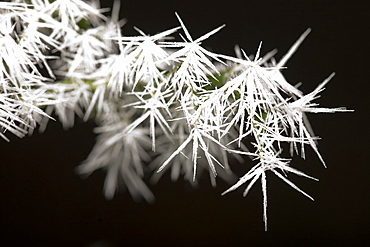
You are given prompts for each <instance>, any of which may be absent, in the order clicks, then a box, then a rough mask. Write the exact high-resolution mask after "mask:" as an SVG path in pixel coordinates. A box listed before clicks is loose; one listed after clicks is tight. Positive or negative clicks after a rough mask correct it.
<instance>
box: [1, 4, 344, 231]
mask: <svg viewBox="0 0 370 247" xmlns="http://www.w3.org/2000/svg"><path fill="white" fill-rule="evenodd" d="M119 2H120V1H115V6H113V10H114V11H113V14H112V17H111V18H108V17H106V16H105V15H103V13H104V11H106V10H104V9H100V7H99V3H98V2H97V1H81V0H68V1H64V0H63V1H62V0H54V1H52V0H18V1H11V2H9V1H7V2H1V3H0V13H1V15H0V58H1V62H0V92H1V93H0V127H1V130H2V131H1V133H0V135H1V137H2V138H3V139H5V140H7V137H6V135H7V132H10V133H12V134H14V135H16V136H19V137H23V136H25V135H26V134H27V133H32V131H33V130H34V129H35V128H36V127H37V124H39V125H40V130H44V129H45V128H46V126H47V122H48V120H49V119H53V118H52V117H51V115H53V116H54V117H55V118H56V119H58V120H59V121H61V123H62V124H63V127H64V128H66V129H68V128H71V127H73V125H74V121H75V116H77V117H80V118H82V119H84V120H85V121H87V120H89V119H91V120H93V121H95V122H96V123H97V124H98V127H97V128H96V129H95V132H96V133H97V134H98V137H97V140H96V144H95V146H94V148H93V150H92V151H91V153H90V154H89V156H88V157H87V159H86V160H85V161H84V162H82V164H81V165H80V166H79V167H77V172H78V173H79V174H81V175H85V176H87V175H89V174H91V173H93V172H94V171H96V170H99V169H103V170H105V171H106V174H107V175H106V179H105V183H104V194H105V196H106V198H108V199H111V198H113V196H114V195H115V193H116V192H117V191H118V190H119V189H127V190H128V191H129V193H130V194H131V195H132V197H133V198H134V199H135V200H140V199H142V198H143V199H145V200H146V201H148V202H153V201H154V196H153V194H152V192H151V191H150V190H149V188H148V187H147V185H146V184H145V182H144V181H145V179H146V178H147V176H148V174H151V175H150V181H152V182H156V181H158V179H160V178H161V176H163V175H165V174H166V173H167V172H168V173H170V176H171V179H172V180H174V181H176V180H177V179H179V178H180V177H183V178H184V179H185V180H187V181H189V182H190V183H191V184H194V185H195V184H197V181H198V179H199V178H200V176H201V175H202V174H203V173H206V174H208V175H209V177H210V182H211V183H212V185H213V186H216V176H219V177H221V178H222V179H224V180H226V181H228V182H231V183H232V182H234V183H235V184H234V185H232V186H231V187H230V188H229V189H227V190H226V191H225V192H224V193H223V194H226V193H229V192H231V191H234V190H236V189H237V188H239V187H244V188H245V191H244V195H246V194H247V193H248V191H249V190H250V189H251V187H252V186H253V185H254V184H255V183H256V182H257V181H258V180H260V181H261V187H262V194H263V209H264V210H263V212H264V213H263V220H264V222H265V229H267V181H266V173H267V172H271V174H274V175H276V176H277V177H278V178H280V179H282V180H283V181H284V182H286V183H287V184H288V185H289V186H291V187H292V188H294V189H295V190H297V191H298V192H300V193H302V194H303V195H305V196H307V197H308V198H310V199H312V197H311V196H309V195H308V194H307V193H305V192H304V191H302V190H301V189H300V188H299V187H298V186H297V185H295V184H293V183H292V182H291V181H289V180H288V179H287V174H288V173H293V174H295V175H298V176H302V177H306V178H310V179H314V180H316V179H315V178H313V177H311V176H309V175H306V174H305V173H303V172H302V171H299V170H298V169H296V168H293V167H292V166H291V164H290V161H291V157H292V156H293V155H295V154H298V155H300V156H301V157H302V158H305V148H306V147H307V146H309V147H311V148H312V149H313V150H314V151H315V152H316V154H317V156H318V158H319V160H321V162H322V163H323V164H324V165H325V163H324V160H323V158H322V156H321V155H320V153H319V150H318V148H317V140H318V137H317V136H315V135H314V133H313V130H312V128H311V126H310V124H309V121H308V118H307V116H306V114H307V113H334V112H343V111H347V110H346V109H345V108H325V107H320V106H319V105H318V104H317V103H315V102H314V100H315V99H316V98H317V97H319V93H320V92H321V91H322V90H323V89H324V86H325V85H326V84H327V83H328V82H329V81H330V80H331V79H332V77H333V76H334V74H331V75H329V76H328V78H326V79H324V81H323V82H322V83H321V84H319V86H318V87H317V88H316V89H315V90H313V91H312V92H310V93H308V94H304V93H303V92H301V91H300V90H299V89H298V88H297V87H296V86H294V85H292V84H291V83H289V82H288V81H287V80H286V79H285V78H284V76H283V75H282V71H283V70H284V69H285V67H284V66H285V64H286V62H287V61H288V60H289V58H290V57H291V56H292V55H293V53H294V52H295V51H296V50H297V48H298V47H299V45H300V44H301V43H302V41H303V40H304V38H305V37H306V36H307V35H308V33H309V32H310V29H308V30H307V31H306V32H304V33H303V34H302V35H301V37H299V38H298V40H297V41H296V42H295V43H294V44H293V46H292V47H291V49H290V50H289V51H288V52H287V54H286V55H285V56H283V58H282V59H281V60H280V61H278V62H276V61H275V59H274V58H273V56H274V54H275V53H276V51H272V52H270V53H268V54H266V55H265V56H262V55H261V54H260V50H261V45H260V46H259V47H258V48H257V51H256V54H255V55H254V56H250V55H247V54H245V52H244V51H243V50H242V49H240V48H239V47H236V49H235V52H236V56H235V57H232V56H226V55H223V54H218V53H213V52H210V51H208V50H206V49H205V48H204V47H202V42H203V41H204V40H206V39H209V38H213V37H211V36H213V35H215V34H216V33H217V32H219V31H220V30H221V29H222V28H223V26H220V27H216V28H215V29H213V30H211V31H208V32H205V34H204V35H202V36H200V37H198V38H193V37H192V36H191V34H190V33H191V32H190V30H188V29H187V27H186V26H185V24H184V23H183V21H182V20H181V18H180V16H179V15H178V14H177V13H175V15H176V18H177V20H178V22H179V26H178V27H172V28H170V29H168V30H164V31H161V32H159V33H157V34H154V35H149V34H146V33H145V32H144V31H143V30H140V29H139V28H136V30H137V33H138V35H137V36H133V37H131V36H125V35H123V34H122V33H121V27H122V25H123V24H124V23H123V21H119V20H118V12H117V11H118V9H119ZM283 148H288V149H289V150H290V157H283V156H282V153H283ZM231 156H233V157H234V158H235V159H236V160H239V161H241V163H242V164H240V165H243V166H246V167H247V168H248V169H249V171H248V172H247V173H246V174H245V175H244V176H242V177H241V178H240V179H239V180H238V181H237V182H235V181H234V177H235V175H233V173H232V171H231V166H230V164H229V158H230V157H231ZM246 157H249V158H251V160H252V161H249V162H245V163H244V162H243V161H244V160H247V159H246Z"/></svg>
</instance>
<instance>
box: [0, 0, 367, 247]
mask: <svg viewBox="0 0 370 247" xmlns="http://www.w3.org/2000/svg"><path fill="white" fill-rule="evenodd" d="M103 2H104V4H103V5H104V6H109V5H110V1H103ZM340 2H341V1H331V0H326V1H322V0H321V1H316V0H311V1H307V0H305V1H302V0H295V1H264V0H259V1H257V0H234V1H208V0H207V1H201V0H197V1H194V0H187V1H168V0H167V1H164V0H156V1H151V0H146V1H142V0H137V1H133V0H130V1H122V11H121V15H122V16H121V17H125V18H127V20H128V23H127V24H126V25H125V26H124V28H123V31H124V34H126V35H135V34H136V33H135V31H134V30H133V26H137V27H139V28H140V29H142V30H143V31H144V32H146V33H148V34H155V33H157V32H160V31H164V30H167V29H169V28H172V27H175V26H178V25H179V24H178V22H177V19H176V17H175V15H174V12H175V11H177V12H178V13H179V14H180V16H181V17H182V19H183V21H184V22H185V25H186V26H187V27H188V29H189V31H190V33H191V34H192V36H193V37H194V38H197V37H199V36H200V35H202V34H204V33H206V32H208V31H210V30H212V29H213V28H216V27H218V26H219V25H222V24H226V27H225V28H224V29H222V30H221V31H220V32H219V33H218V34H216V35H214V36H212V37H211V38H210V39H209V40H207V41H205V42H204V46H205V47H206V48H208V49H211V50H212V51H214V52H218V53H223V54H228V55H233V49H234V45H235V44H239V45H240V46H241V47H242V48H243V49H244V50H245V51H246V52H247V53H248V54H253V53H255V51H256V50H257V47H258V44H259V42H260V41H263V46H262V53H266V52H268V51H270V50H272V49H273V48H278V49H279V53H278V54H277V55H276V58H277V59H279V58H281V56H282V55H283V54H285V52H286V51H287V50H288V49H289V47H290V45H291V44H293V42H294V41H295V40H296V39H297V38H298V37H299V35H300V34H301V33H303V32H304V31H305V30H306V29H307V28H308V27H311V28H312V32H311V34H310V35H309V36H308V38H307V39H306V41H305V42H304V43H303V45H302V46H301V47H300V49H299V51H298V52H297V53H296V54H295V55H294V57H293V58H292V59H291V60H290V61H289V62H288V64H287V66H288V70H287V71H286V72H285V75H286V77H287V79H288V80H289V81H290V82H291V83H293V84H295V83H297V82H300V81H302V82H303V85H302V87H301V89H302V90H303V91H304V92H306V93H308V92H310V91H311V90H312V89H314V88H315V87H316V86H317V85H318V84H319V83H320V82H321V81H322V80H324V79H325V78H326V77H327V76H328V75H329V74H330V73H332V72H333V71H335V72H336V76H335V77H334V79H333V80H332V81H331V82H330V83H329V84H328V85H327V89H326V90H325V91H324V92H323V93H322V97H321V98H320V99H318V100H317V102H318V103H320V105H322V106H328V107H337V106H346V107H347V108H349V109H355V112H354V113H337V114H320V115H310V120H311V123H312V125H313V127H314V129H315V132H316V134H317V135H319V136H320V137H322V138H323V140H321V141H320V142H319V148H320V151H321V153H322V155H323V156H324V159H325V160H326V162H327V165H328V168H327V169H325V168H324V167H323V166H322V165H321V163H320V162H319V160H318V159H317V158H316V155H315V154H314V153H313V152H312V151H309V152H308V155H307V156H308V157H307V159H306V160H305V161H302V160H300V159H299V158H298V157H297V158H295V159H294V160H293V162H292V165H293V166H294V167H296V168H298V169H300V170H302V171H305V172H307V173H308V174H310V175H313V176H315V177H317V178H319V179H320V182H314V181H310V180H307V179H305V178H300V177H298V178H297V177H295V176H294V175H291V176H289V178H291V179H292V180H293V181H294V182H295V183H296V184H297V185H298V186H300V187H301V188H302V189H303V190H305V191H306V192H307V193H309V194H310V195H312V196H313V197H314V198H315V201H314V202H312V201H310V200H309V199H307V198H305V197H304V196H302V195H301V194H299V193H297V192H296V191H294V190H293V189H291V188H290V187H289V186H287V185H286V184H285V183H283V182H282V181H280V180H278V179H276V178H275V177H274V176H272V175H271V174H269V175H268V199H269V201H268V203H269V207H268V220H269V222H268V232H264V229H263V221H262V196H261V191H260V188H259V183H257V184H256V185H255V186H254V188H253V189H252V191H251V193H250V194H249V195H248V197H246V198H243V197H242V193H241V191H237V192H234V193H231V194H228V195H226V196H223V197H221V195H220V194H221V192H222V191H224V190H225V189H227V188H228V185H227V184H225V183H223V182H222V181H220V182H219V184H218V187H217V188H215V189H214V188H212V187H211V186H210V184H209V181H208V178H205V179H204V180H202V181H201V183H200V187H199V188H198V189H196V190H192V189H190V187H189V186H188V185H187V184H186V183H184V182H183V181H178V182H177V183H172V182H170V180H169V178H168V174H166V175H165V176H164V178H163V179H162V180H160V182H159V184H157V185H156V186H151V187H150V188H151V189H152V191H153V192H154V194H155V196H156V202H155V204H153V205H149V204H147V203H145V202H141V203H135V202H133V201H132V199H131V197H130V195H129V194H127V193H125V194H118V195H116V197H115V198H114V199H113V200H112V201H107V200H105V198H104V197H103V195H102V187H103V180H104V173H103V172H101V171H98V172H95V173H94V174H93V175H92V176H91V177H89V178H88V179H86V180H83V179H81V178H80V177H78V176H77V175H76V174H75V173H74V168H75V167H76V166H77V165H78V164H79V163H80V162H81V161H83V160H84V159H85V158H86V157H87V155H88V153H89V152H90V150H91V148H92V147H93V144H94V139H95V136H94V134H93V133H92V129H93V127H94V124H93V123H82V122H81V121H79V122H77V123H76V126H75V128H73V129H71V130H68V131H64V130H63V129H62V127H61V125H60V124H59V123H57V122H55V123H50V125H49V127H48V129H47V130H46V132H45V133H44V134H39V133H35V134H34V135H33V136H32V137H27V138H24V139H22V140H19V139H17V138H14V137H12V138H11V142H10V143H6V142H5V141H2V140H0V155H1V159H0V160H1V165H0V234H1V238H0V246H365V245H366V243H367V244H369V240H368V234H369V233H370V223H369V220H370V217H369V216H370V213H369V209H370V208H369V206H370V204H369V202H370V200H369V188H370V182H369V181H370V179H369V174H370V169H369V162H368V160H369V159H368V156H367V155H368V154H369V144H368V143H369V131H368V125H369V124H368V121H369V98H368V97H369V86H368V84H369V65H370V63H369V62H368V57H369V49H368V46H369V39H368V36H369V33H368V32H369V25H368V24H369V19H368V18H369V14H368V8H367V6H365V4H363V3H362V2H361V1H342V2H343V4H342V3H340ZM308 150H309V149H308ZM234 167H238V165H237V164H235V165H234ZM238 169H239V168H238ZM240 169H241V170H243V169H244V168H243V167H241V168H240ZM245 170H247V168H245ZM94 244H95V245H94ZM104 244H105V245H104Z"/></svg>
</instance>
